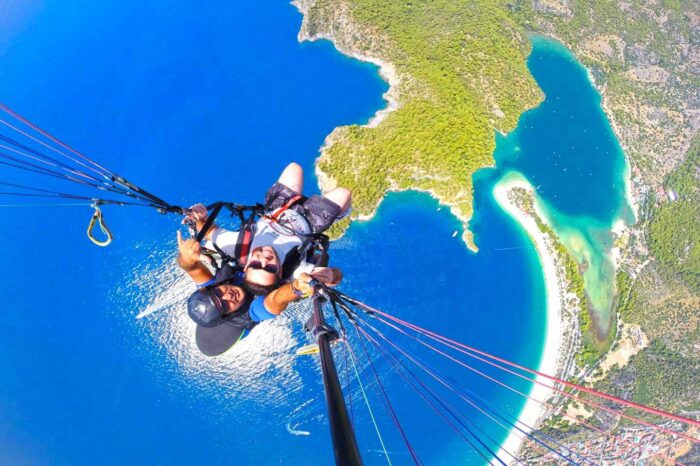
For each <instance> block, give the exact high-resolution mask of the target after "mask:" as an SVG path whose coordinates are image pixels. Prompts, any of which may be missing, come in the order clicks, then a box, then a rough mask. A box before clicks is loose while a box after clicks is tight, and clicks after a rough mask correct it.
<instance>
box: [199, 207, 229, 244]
mask: <svg viewBox="0 0 700 466" xmlns="http://www.w3.org/2000/svg"><path fill="white" fill-rule="evenodd" d="M223 206H224V204H223V202H217V203H216V204H215V205H214V208H213V209H212V211H211V215H209V218H207V221H206V222H204V225H203V226H202V229H201V230H200V231H198V232H197V236H196V237H195V238H196V240H197V242H198V243H201V242H202V240H203V239H204V235H206V234H207V231H209V228H211V226H212V225H213V224H214V220H216V217H217V215H219V212H221V208H222V207H223Z"/></svg>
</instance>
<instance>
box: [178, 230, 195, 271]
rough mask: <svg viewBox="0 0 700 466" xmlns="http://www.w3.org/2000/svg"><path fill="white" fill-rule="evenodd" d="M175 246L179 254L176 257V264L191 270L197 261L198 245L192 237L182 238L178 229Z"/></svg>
mask: <svg viewBox="0 0 700 466" xmlns="http://www.w3.org/2000/svg"><path fill="white" fill-rule="evenodd" d="M177 248H178V250H179V251H180V255H179V256H178V258H177V261H178V264H180V267H182V268H183V269H185V270H191V269H192V268H194V267H195V266H196V265H197V264H198V263H199V257H200V247H199V243H198V242H197V240H195V239H194V238H190V239H185V240H183V239H182V234H181V233H180V231H178V232H177Z"/></svg>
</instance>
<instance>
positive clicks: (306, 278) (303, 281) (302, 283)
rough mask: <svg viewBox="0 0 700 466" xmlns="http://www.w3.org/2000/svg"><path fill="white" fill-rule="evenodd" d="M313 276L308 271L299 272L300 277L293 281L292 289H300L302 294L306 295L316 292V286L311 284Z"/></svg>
mask: <svg viewBox="0 0 700 466" xmlns="http://www.w3.org/2000/svg"><path fill="white" fill-rule="evenodd" d="M311 280H313V277H312V276H311V275H309V274H308V273H302V274H299V278H297V279H295V280H294V281H293V282H292V289H295V290H297V291H300V292H301V294H302V295H303V296H304V297H306V296H309V295H310V294H311V293H313V292H314V288H313V287H312V286H311V285H310V283H311Z"/></svg>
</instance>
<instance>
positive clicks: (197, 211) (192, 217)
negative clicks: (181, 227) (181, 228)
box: [182, 204, 209, 228]
mask: <svg viewBox="0 0 700 466" xmlns="http://www.w3.org/2000/svg"><path fill="white" fill-rule="evenodd" d="M208 218H209V212H207V208H206V207H205V206H204V204H195V205H193V206H192V207H190V208H189V210H188V211H187V213H186V214H185V218H183V219H182V223H183V224H187V225H197V228H200V227H201V225H204V223H205V222H206V221H207V219H208Z"/></svg>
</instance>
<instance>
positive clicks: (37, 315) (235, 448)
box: [0, 0, 545, 464]
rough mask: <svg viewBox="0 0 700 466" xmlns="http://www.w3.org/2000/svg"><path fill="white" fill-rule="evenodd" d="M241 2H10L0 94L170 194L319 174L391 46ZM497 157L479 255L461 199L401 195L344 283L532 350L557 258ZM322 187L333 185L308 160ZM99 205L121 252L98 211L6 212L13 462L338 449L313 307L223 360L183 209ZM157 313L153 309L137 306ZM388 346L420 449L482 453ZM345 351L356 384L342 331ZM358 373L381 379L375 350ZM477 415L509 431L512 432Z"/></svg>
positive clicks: (346, 249) (128, 460)
mask: <svg viewBox="0 0 700 466" xmlns="http://www.w3.org/2000/svg"><path fill="white" fill-rule="evenodd" d="M238 3H239V2H216V5H212V4H211V2H210V3H209V4H207V5H206V6H200V5H198V4H196V3H194V2H168V3H167V4H165V3H162V4H159V5H146V4H143V2H116V1H107V2H100V3H99V4H91V5H85V4H84V3H82V2H71V1H67V2H61V3H60V5H59V4H37V3H34V2H32V1H29V0H27V1H18V2H14V3H12V4H11V6H10V11H9V13H7V14H6V15H7V17H8V24H9V25H10V27H8V28H6V29H3V31H2V32H1V33H0V53H1V54H2V56H1V57H0V97H1V99H2V101H4V102H5V103H7V104H9V105H10V106H11V107H14V108H15V109H16V110H18V111H19V112H20V113H24V114H25V115H26V116H28V117H30V118H31V119H32V120H33V121H35V122H37V123H39V124H40V125H41V126H43V127H45V128H47V129H50V130H51V131H52V132H53V133H55V134H57V135H59V136H61V137H62V138H64V139H65V140H66V141H67V142H69V143H71V144H72V145H74V146H76V147H78V148H79V149H81V150H82V151H83V152H85V153H87V154H90V155H91V156H92V157H94V158H96V159H97V160H99V161H100V162H102V163H104V164H105V165H106V166H107V167H109V168H111V169H113V170H115V171H117V172H120V173H122V174H124V175H125V176H128V177H129V178H130V179H132V180H133V181H135V182H137V183H140V184H142V185H144V186H145V187H147V188H148V189H149V190H152V191H153V192H155V193H157V194H159V195H161V196H162V197H164V198H166V199H167V200H169V201H170V202H172V203H184V204H187V203H190V202H194V201H197V200H203V201H214V200H219V199H226V200H229V199H230V200H236V201H239V202H252V201H257V200H259V199H260V198H261V196H262V195H263V193H264V190H265V189H266V188H267V186H268V185H269V184H271V182H272V181H274V179H275V177H276V175H277V173H278V172H279V171H280V170H281V169H282V168H283V167H284V166H285V164H286V163H288V162H289V161H291V160H296V161H298V162H300V163H302V165H303V166H304V167H305V168H306V169H307V172H309V173H310V172H311V170H312V167H313V161H314V159H315V157H316V156H317V152H318V147H319V146H320V145H321V144H322V142H323V140H324V138H325V136H326V135H327V134H328V133H329V132H330V131H331V130H332V129H333V128H334V127H335V126H338V125H342V124H350V123H354V122H364V121H366V120H367V119H368V118H369V117H371V115H372V114H373V113H374V112H375V111H376V110H377V109H378V108H381V107H382V106H383V105H384V102H383V101H382V99H381V94H382V93H383V92H384V91H385V90H386V84H385V83H384V82H383V81H381V80H380V79H379V77H378V75H377V72H376V68H375V67H374V66H371V65H366V64H362V63H358V62H356V61H353V60H350V59H347V58H345V57H343V56H342V55H340V54H339V53H337V52H336V51H335V50H334V48H333V47H332V45H331V44H329V43H327V42H320V43H313V44H309V43H305V44H299V43H298V42H297V40H296V35H297V31H298V29H299V25H300V21H301V17H300V15H299V14H298V13H297V12H296V11H295V10H294V8H293V7H291V6H289V5H287V4H284V3H283V2H263V3H256V4H255V5H253V4H238ZM538 79H539V78H538ZM0 173H2V178H3V179H7V178H6V177H10V176H15V177H17V178H10V179H11V180H16V179H20V180H21V179H22V177H21V176H20V175H18V174H11V172H9V171H0ZM494 173H496V171H485V172H483V173H480V174H478V175H477V176H476V178H475V181H476V184H475V186H476V194H475V208H476V212H477V213H476V215H475V218H474V221H473V222H472V225H473V229H474V232H475V236H476V241H477V243H478V245H479V247H480V252H479V253H478V254H473V253H470V252H469V251H467V249H466V248H465V246H464V244H463V243H462V242H461V240H460V239H459V236H460V235H459V233H461V231H460V225H459V223H458V222H457V220H455V219H454V218H453V217H452V216H451V215H450V214H449V213H448V210H447V209H445V208H441V207H440V206H439V205H438V204H437V203H436V202H435V201H434V200H432V199H430V198H429V197H428V196H427V195H424V194H417V193H401V194H392V195H390V196H388V197H387V199H386V200H385V201H384V202H383V203H382V204H381V206H380V208H379V211H378V212H377V215H376V217H375V218H374V219H373V220H371V221H369V222H366V223H358V224H355V225H353V226H352V227H351V228H350V230H349V231H348V233H347V235H346V236H345V237H343V238H342V239H341V240H339V241H338V242H336V243H335V244H334V246H333V249H334V253H333V259H332V260H333V262H334V263H335V264H336V265H337V266H340V267H342V268H343V269H344V271H345V274H346V282H345V284H344V285H343V290H345V291H346V292H347V293H348V294H351V295H354V296H356V297H358V298H361V299H363V300H364V301H366V302H368V303H370V304H372V305H374V306H375V307H378V308H380V309H385V310H387V311H388V312H390V313H393V314H395V315H397V316H401V317H402V318H405V319H406V320H409V321H412V322H415V323H417V324H419V325H423V326H425V327H428V328H430V329H433V330H435V331H437V332H441V333H445V334H447V335H449V336H452V337H455V338H456V339H458V340H461V341H464V342H468V343H469V344H472V345H474V346H477V347H481V348H483V349H485V350H487V351H492V352H495V353H497V354H499V355H503V356H505V357H507V358H511V359H514V360H516V361H518V362H521V363H523V364H527V365H531V366H534V365H536V364H537V362H538V360H539V357H540V352H541V347H542V335H543V329H544V325H545V319H544V308H545V299H544V296H543V281H542V276H541V272H540V269H539V264H538V261H537V256H536V254H535V253H534V251H533V250H532V248H531V246H530V243H529V240H528V239H527V237H526V236H525V235H524V234H523V233H522V232H521V231H520V229H519V228H518V227H517V226H516V225H515V224H514V223H513V222H512V221H511V220H510V219H509V218H507V217H506V216H505V215H504V214H503V213H502V212H501V211H500V209H499V208H498V207H497V206H496V205H495V203H494V201H493V199H492V197H491V187H492V185H493V183H494V182H495V181H496V179H497V176H496V175H495V174H494ZM306 185H307V188H308V190H309V192H313V191H315V190H316V189H317V188H316V187H315V180H314V179H313V177H312V176H309V177H308V178H307V182H306ZM104 210H105V213H106V217H107V220H108V222H109V224H110V226H111V227H112V229H113V230H114V231H115V233H116V235H117V239H116V240H115V242H114V243H113V245H112V246H110V247H109V248H106V249H100V248H96V247H95V246H93V245H92V244H91V243H89V242H88V241H87V240H86V238H85V236H84V230H85V227H86V225H87V221H88V220H89V216H90V215H91V210H90V209H89V208H87V207H51V208H48V207H47V208H26V207H25V208H13V209H9V208H5V209H3V210H2V211H1V212H3V213H4V214H5V215H3V216H2V217H1V218H0V228H1V229H2V231H3V232H4V233H3V236H2V239H3V242H4V243H5V244H4V246H5V249H4V250H5V251H7V254H8V255H9V257H6V263H7V264H10V265H8V266H7V267H3V269H2V271H1V272H0V279H2V281H3V283H5V286H3V287H2V288H0V299H1V300H2V302H3V303H5V307H6V310H7V311H8V312H6V313H5V318H4V319H3V321H2V323H1V324H0V341H2V342H3V344H2V346H0V380H2V383H1V384H0V445H2V448H0V463H2V464H95V463H98V464H230V463H232V462H237V463H239V464H278V463H279V464H328V463H329V462H330V458H331V457H332V450H331V447H330V442H329V434H328V429H327V425H326V423H325V420H324V409H325V407H324V402H323V394H322V385H321V381H320V376H319V368H318V365H317V362H316V360H315V359H314V358H311V357H295V356H294V351H295V350H296V348H298V347H299V346H301V345H303V344H306V343H307V342H308V338H307V337H306V336H305V335H304V334H303V332H302V331H301V326H302V324H303V322H304V321H305V319H306V317H307V315H308V312H309V310H308V308H305V307H304V306H300V307H296V308H294V309H290V310H289V312H287V313H286V314H285V315H283V316H282V317H280V318H278V319H276V320H275V321H273V322H269V323H266V324H264V325H261V326H260V327H258V328H257V329H256V330H255V332H253V334H251V336H250V337H248V339H246V340H245V341H244V342H242V343H241V345H240V346H239V347H237V348H235V349H234V350H233V351H232V352H231V353H229V354H227V355H226V357H223V358H219V359H214V360H212V359H207V358H204V357H203V356H201V355H199V354H198V353H197V352H196V350H195V349H194V348H193V342H192V327H191V323H190V322H189V320H188V318H187V316H186V314H185V311H184V301H183V300H184V298H185V297H186V295H187V294H188V293H189V292H190V291H191V287H190V285H189V283H188V282H187V280H186V279H185V278H183V277H182V275H181V274H180V273H179V272H178V270H177V268H176V266H175V263H174V249H175V241H174V237H175V231H176V229H177V228H178V220H177V219H175V218H171V217H166V216H161V215H158V214H156V213H155V212H152V211H150V210H139V209H138V208H133V209H132V208H126V207H125V208H109V207H107V208H105V209H104ZM455 231H458V234H457V236H456V237H455V236H454V235H453V233H454V232H455ZM144 310H147V311H152V314H150V315H149V316H147V317H145V318H143V319H141V320H136V319H135V316H136V315H137V314H138V313H139V312H142V311H144ZM504 323H507V325H504ZM395 338H396V339H397V341H399V342H401V343H402V346H405V347H406V348H408V349H410V350H411V351H413V352H415V354H416V355H419V356H420V357H421V358H422V359H424V360H425V361H426V362H429V363H430V364H432V365H434V366H436V367H437V368H438V369H439V370H441V371H444V372H445V373H447V374H448V375H449V376H450V377H451V378H454V379H455V380H458V381H459V382H460V383H462V384H464V385H466V386H468V387H469V389H470V390H472V391H473V392H475V393H477V394H478V395H481V396H484V397H487V398H488V400H489V401H490V402H491V403H492V404H493V405H494V406H496V407H497V408H498V409H500V410H503V411H504V412H508V413H512V414H517V413H518V412H519V410H520V409H521V407H522V400H521V399H520V398H517V397H516V395H514V394H512V393H510V392H507V391H505V390H503V389H499V388H497V387H494V385H493V384H492V383H490V382H488V381H485V380H484V379H482V378H479V377H477V376H476V375H474V374H470V373H469V372H468V371H465V370H463V369H459V368H457V367H455V366H454V365H450V363H448V362H446V361H445V360H444V359H442V358H437V357H435V356H431V354H430V353H429V352H428V351H426V349H425V348H422V347H421V346H420V345H419V344H417V343H415V342H414V343H412V342H410V341H407V340H404V339H401V337H400V336H396V337H395ZM353 341H354V342H355V343H354V344H355V350H356V351H357V352H358V353H360V352H361V351H362V350H361V346H358V344H357V343H358V342H357V341H356V340H353ZM370 354H373V356H374V357H375V358H376V361H375V363H376V367H377V370H378V372H379V373H380V374H381V376H382V380H383V381H384V383H385V386H386V388H387V390H388V391H389V392H390V393H391V394H392V397H391V399H392V402H393V403H394V406H395V408H396V410H397V413H398V415H399V417H400V419H401V420H402V421H403V424H404V426H405V428H406V431H407V434H408V435H409V437H410V438H411V440H412V441H413V443H414V445H415V447H416V450H417V452H418V454H419V455H420V456H421V458H422V459H423V460H424V461H425V462H426V463H427V464H454V463H455V462H457V461H459V462H463V463H464V462H466V463H475V462H477V461H478V457H477V456H475V454H474V453H473V451H472V450H471V449H470V448H469V447H468V446H467V445H466V444H465V443H464V442H463V441H462V440H461V439H460V438H459V437H458V436H456V435H455V434H454V433H453V432H452V431H451V430H449V428H447V427H446V426H445V425H444V424H443V423H442V422H441V421H440V420H439V419H438V418H437V417H435V415H433V414H432V413H431V412H429V411H428V408H426V407H425V406H424V404H423V403H422V402H421V401H420V400H419V398H417V397H416V396H415V395H414V394H413V393H412V392H411V391H410V390H408V389H407V387H406V384H405V383H404V382H403V380H402V379H400V378H399V377H397V376H395V375H393V373H392V372H391V370H390V368H389V367H388V365H387V364H386V363H385V362H384V361H382V360H381V358H380V357H379V355H378V354H377V353H376V351H374V352H371V353H370ZM337 359H338V363H339V366H340V369H341V375H342V378H343V380H345V375H346V370H345V361H344V353H343V352H342V351H339V352H337ZM361 370H362V374H363V378H364V380H365V381H369V380H371V378H370V375H371V371H370V369H369V368H368V367H367V365H366V363H365V364H363V365H362V367H361ZM490 373H492V372H490ZM508 382H511V383H514V382H513V381H510V380H508ZM368 383H369V382H368ZM432 386H435V385H434V384H433V385H432ZM375 388H376V386H375V385H373V384H371V383H369V387H368V389H369V392H370V397H371V399H372V401H373V406H374V409H375V412H376V413H377V416H378V420H379V424H380V427H382V431H383V432H384V435H385V441H386V443H387V447H388V450H389V451H391V452H392V456H393V459H394V460H395V462H396V463H397V464H403V463H406V462H407V461H408V460H409V457H408V456H407V453H406V450H405V448H404V447H403V444H402V441H401V439H400V437H399V435H398V434H397V433H396V431H395V430H393V429H392V426H391V422H390V420H389V418H388V416H387V415H386V414H385V413H384V412H383V410H382V406H381V402H380V401H379V400H378V399H377V397H376V396H375V395H374V392H375ZM520 388H526V387H523V386H522V385H521V386H520ZM347 392H348V393H350V394H351V395H352V400H353V402H352V405H353V413H354V417H355V420H356V425H357V432H358V440H359V442H360V445H361V450H362V453H363V455H364V457H365V460H366V462H367V463H368V464H382V463H383V459H382V456H381V454H380V453H378V449H379V442H378V441H377V439H376V436H375V434H374V432H373V429H372V427H371V425H370V423H369V420H368V415H367V412H366V410H364V408H363V407H362V405H361V404H360V392H359V389H358V387H357V384H356V383H355V382H351V383H350V384H349V387H348V390H347ZM447 396H448V398H449V395H447ZM450 400H451V401H452V402H454V403H455V405H457V406H460V405H458V404H457V403H458V402H457V400H456V399H455V398H454V396H452V398H450ZM462 411H463V412H464V413H465V414H466V415H467V416H468V418H469V420H470V421H471V422H474V423H475V424H476V425H477V426H478V427H479V428H482V429H485V430H486V432H487V434H489V435H490V436H491V437H493V439H494V440H495V443H498V442H499V441H500V440H501V439H503V438H504V437H505V434H506V432H505V431H504V430H503V429H501V428H499V427H498V426H495V425H494V424H493V423H490V422H487V421H486V420H485V419H484V418H483V416H481V415H478V414H476V413H475V412H474V411H473V410H470V409H469V408H462ZM491 448H496V447H495V444H491Z"/></svg>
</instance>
